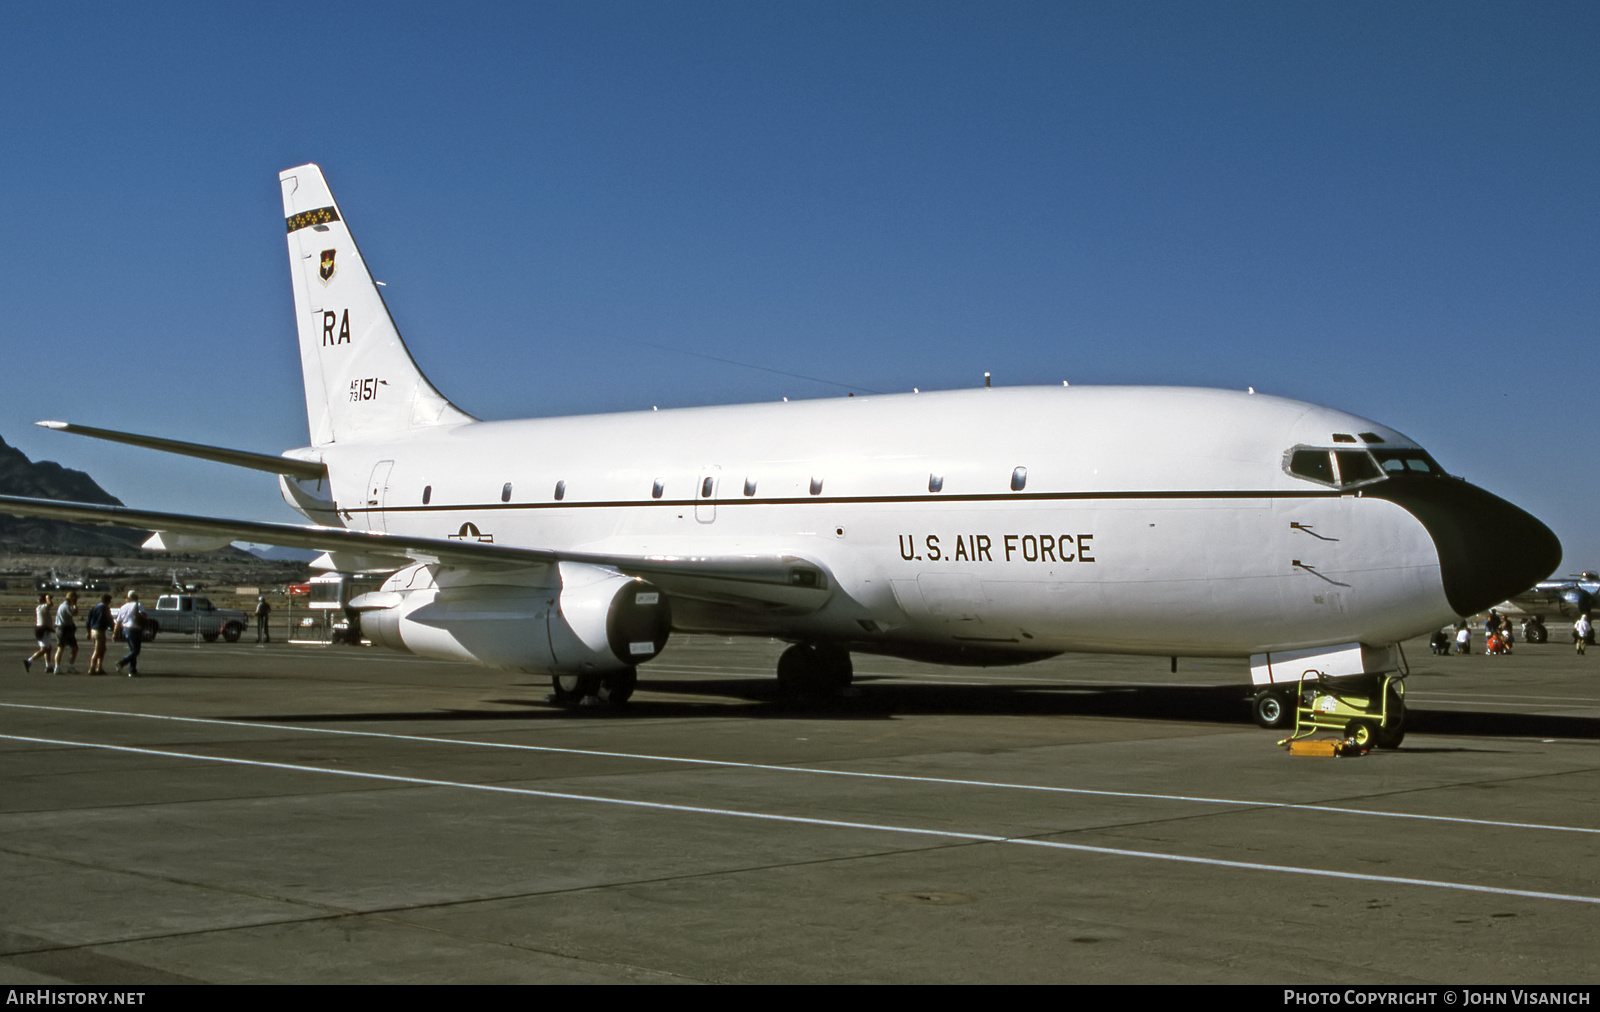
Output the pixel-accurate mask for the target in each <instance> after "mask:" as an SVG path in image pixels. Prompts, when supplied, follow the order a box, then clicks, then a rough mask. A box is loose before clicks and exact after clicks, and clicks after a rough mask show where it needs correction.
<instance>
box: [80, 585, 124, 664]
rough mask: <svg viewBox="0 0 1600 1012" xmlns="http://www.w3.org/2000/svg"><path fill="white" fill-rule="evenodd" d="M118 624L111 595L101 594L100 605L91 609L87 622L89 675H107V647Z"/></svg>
mask: <svg viewBox="0 0 1600 1012" xmlns="http://www.w3.org/2000/svg"><path fill="white" fill-rule="evenodd" d="M116 624H117V620H116V616H115V614H113V612H112V610H111V595H110V594H101V595H100V603H99V604H97V605H95V606H94V607H93V608H90V609H89V618H88V620H87V625H88V627H89V674H91V675H103V674H105V673H106V646H107V645H108V644H109V641H110V639H111V630H112V628H113V627H114V626H115V625H116Z"/></svg>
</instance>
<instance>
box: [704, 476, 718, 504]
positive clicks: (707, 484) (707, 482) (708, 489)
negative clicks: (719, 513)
mask: <svg viewBox="0 0 1600 1012" xmlns="http://www.w3.org/2000/svg"><path fill="white" fill-rule="evenodd" d="M716 488H717V482H716V479H714V478H709V477H708V478H705V479H703V480H701V482H700V498H702V499H710V498H711V493H712V492H714V491H716Z"/></svg>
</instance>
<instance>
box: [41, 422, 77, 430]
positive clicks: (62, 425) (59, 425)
mask: <svg viewBox="0 0 1600 1012" xmlns="http://www.w3.org/2000/svg"><path fill="white" fill-rule="evenodd" d="M33 424H35V425H37V426H39V428H41V429H66V428H69V427H71V425H72V423H71V422H34V423H33Z"/></svg>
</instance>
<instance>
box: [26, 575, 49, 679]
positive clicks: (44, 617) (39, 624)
mask: <svg viewBox="0 0 1600 1012" xmlns="http://www.w3.org/2000/svg"><path fill="white" fill-rule="evenodd" d="M55 614H56V608H55V605H54V604H53V603H52V602H51V600H50V595H49V594H40V595H39V606H38V607H37V608H35V609H33V638H34V639H36V640H38V641H39V649H37V650H35V651H34V652H33V653H31V654H29V655H28V656H27V657H24V658H23V659H22V670H24V671H32V670H33V662H34V661H37V660H39V659H40V658H43V659H44V669H45V672H46V673H49V672H51V671H53V670H54V669H53V668H51V667H50V648H51V647H53V646H54V645H55V643H54V638H55Z"/></svg>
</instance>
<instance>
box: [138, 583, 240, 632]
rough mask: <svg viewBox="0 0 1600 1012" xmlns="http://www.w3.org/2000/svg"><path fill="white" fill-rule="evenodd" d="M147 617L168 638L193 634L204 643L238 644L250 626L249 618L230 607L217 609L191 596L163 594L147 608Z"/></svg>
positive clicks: (208, 599) (205, 601) (203, 598)
mask: <svg viewBox="0 0 1600 1012" xmlns="http://www.w3.org/2000/svg"><path fill="white" fill-rule="evenodd" d="M146 614H148V615H149V616H150V617H151V618H153V619H155V621H156V628H157V629H159V630H161V632H162V633H164V634H165V635H168V636H193V635H194V634H195V633H196V632H198V633H199V634H200V638H201V639H203V640H205V641H206V642H207V643H212V642H215V641H216V638H217V637H218V636H221V637H222V638H223V639H225V640H227V641H228V642H229V643H237V642H238V641H239V637H240V636H243V635H244V631H245V628H246V627H247V626H248V625H249V622H250V617H249V616H248V615H246V614H245V613H244V612H242V611H235V610H233V609H232V608H216V607H213V606H212V604H211V599H210V598H206V597H195V596H194V595H192V594H164V595H162V596H161V597H158V598H156V606H155V607H154V608H149V609H146Z"/></svg>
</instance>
